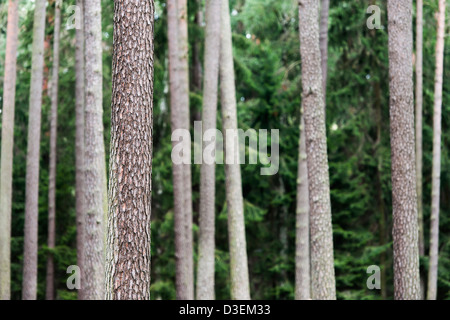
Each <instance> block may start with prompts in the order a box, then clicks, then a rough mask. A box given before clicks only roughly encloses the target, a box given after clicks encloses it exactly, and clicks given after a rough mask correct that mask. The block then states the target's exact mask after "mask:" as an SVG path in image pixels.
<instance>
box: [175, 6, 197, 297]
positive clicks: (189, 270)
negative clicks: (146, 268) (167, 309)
mask: <svg viewBox="0 0 450 320" xmlns="http://www.w3.org/2000/svg"><path fill="white" fill-rule="evenodd" d="M177 1H178V2H177V4H178V57H179V65H178V67H179V68H178V74H179V80H180V83H179V85H180V87H179V88H180V92H179V94H180V100H179V102H180V107H181V114H180V116H181V117H182V121H183V129H185V130H188V131H190V127H191V126H190V123H191V122H190V119H191V118H190V112H189V62H188V60H189V48H188V47H189V44H188V22H187V18H188V12H187V0H177ZM191 175H192V174H191V165H190V164H184V165H183V187H184V190H183V194H184V206H183V207H184V228H185V231H184V236H185V240H184V246H185V249H184V252H185V255H186V299H188V300H194V250H193V235H192V181H191Z"/></svg>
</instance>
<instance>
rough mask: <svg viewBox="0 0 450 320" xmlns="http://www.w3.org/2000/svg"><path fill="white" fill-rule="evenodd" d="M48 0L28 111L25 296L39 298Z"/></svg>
mask: <svg viewBox="0 0 450 320" xmlns="http://www.w3.org/2000/svg"><path fill="white" fill-rule="evenodd" d="M45 3H46V1H45V0H36V1H35V9H34V27H33V49H32V50H33V56H32V62H31V65H32V70H31V87H30V111H29V115H28V150H27V174H26V195H25V239H24V242H25V250H24V257H23V261H24V264H23V265H24V268H23V280H22V281H23V282H22V299H23V300H36V295H37V260H38V256H37V253H38V198H39V151H40V150H39V148H40V145H41V143H40V142H41V109H42V82H43V69H44V35H45V9H46V7H45Z"/></svg>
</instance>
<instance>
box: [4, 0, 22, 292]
mask: <svg viewBox="0 0 450 320" xmlns="http://www.w3.org/2000/svg"><path fill="white" fill-rule="evenodd" d="M18 6H19V1H18V0H9V3H8V26H7V31H6V55H5V78H4V79H5V82H4V84H3V109H2V113H3V119H2V149H1V169H0V174H1V178H0V190H1V192H0V300H9V299H11V198H12V173H13V171H12V169H13V145H14V108H15V97H16V77H17V43H18V40H17V38H18V34H19V13H18V12H19V10H18Z"/></svg>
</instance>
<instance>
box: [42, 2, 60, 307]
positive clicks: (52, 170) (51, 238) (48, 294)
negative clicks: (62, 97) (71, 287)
mask: <svg viewBox="0 0 450 320" xmlns="http://www.w3.org/2000/svg"><path fill="white" fill-rule="evenodd" d="M61 6H62V0H57V1H56V2H55V25H54V30H53V67H52V89H51V103H52V105H51V110H50V164H49V170H48V172H49V173H48V240H47V246H48V248H49V249H50V250H52V249H54V248H55V236H56V235H55V225H56V222H55V219H56V211H55V208H56V201H55V187H56V141H57V127H58V83H59V81H58V80H59V38H60V29H61ZM46 284H47V286H46V291H45V298H46V299H47V300H53V299H54V293H55V288H54V286H55V263H54V259H53V253H49V254H48V256H47V278H46Z"/></svg>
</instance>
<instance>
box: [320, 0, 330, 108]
mask: <svg viewBox="0 0 450 320" xmlns="http://www.w3.org/2000/svg"><path fill="white" fill-rule="evenodd" d="M329 11H330V0H321V8H320V27H319V28H320V29H319V34H320V36H319V38H320V40H319V41H320V56H321V61H322V64H321V65H322V88H323V101H325V108H326V101H327V78H328V16H329Z"/></svg>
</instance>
